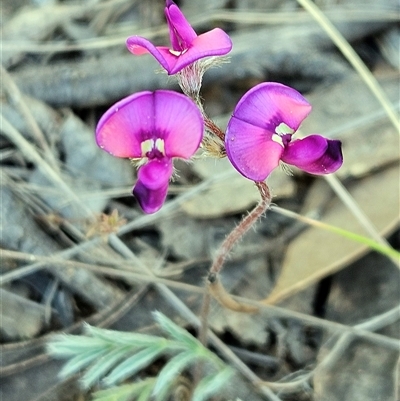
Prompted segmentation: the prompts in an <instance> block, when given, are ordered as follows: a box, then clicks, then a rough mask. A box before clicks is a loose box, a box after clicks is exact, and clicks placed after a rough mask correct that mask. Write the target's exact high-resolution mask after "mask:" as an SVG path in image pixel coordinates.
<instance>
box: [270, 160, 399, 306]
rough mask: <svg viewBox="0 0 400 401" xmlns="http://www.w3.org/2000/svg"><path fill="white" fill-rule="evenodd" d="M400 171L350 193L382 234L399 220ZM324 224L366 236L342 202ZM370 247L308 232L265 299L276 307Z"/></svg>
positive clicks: (395, 169)
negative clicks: (399, 189) (278, 303)
mask: <svg viewBox="0 0 400 401" xmlns="http://www.w3.org/2000/svg"><path fill="white" fill-rule="evenodd" d="M398 188H399V168H398V166H394V167H391V168H389V169H387V170H385V171H383V172H380V173H379V174H375V175H372V176H370V177H367V178H364V179H363V180H360V181H359V182H357V183H356V184H355V185H354V186H353V187H352V188H350V193H351V195H352V196H353V197H354V199H355V200H356V202H357V203H358V205H359V206H360V208H361V209H362V210H363V211H364V212H365V213H366V215H367V216H368V217H369V218H370V220H371V221H372V223H373V224H374V225H375V227H376V228H377V229H378V231H379V232H380V233H381V234H385V233H388V232H389V231H390V230H392V229H393V228H394V226H395V225H396V224H397V222H398V220H399V214H400V211H399V191H398ZM322 221H323V222H324V223H327V224H331V225H335V226H337V227H340V228H343V229H346V230H349V231H351V232H354V233H357V234H360V235H365V236H366V233H365V232H364V230H363V229H362V228H361V226H360V224H359V223H358V221H357V220H356V219H355V217H354V216H353V215H352V213H351V212H350V211H349V210H348V209H347V207H346V206H344V205H343V204H342V203H341V202H340V200H338V199H337V200H335V201H334V203H333V204H332V206H331V207H330V209H329V211H328V213H327V214H326V215H325V216H324V217H323V219H322ZM368 249H369V248H368V247H367V246H365V245H363V244H360V243H358V242H354V241H351V240H349V239H347V238H344V237H341V236H339V235H336V234H333V233H331V232H328V231H324V230H321V229H317V228H309V229H308V230H307V231H305V232H304V233H303V234H302V235H301V236H299V237H298V238H296V239H295V240H294V241H293V242H292V243H291V244H290V246H289V248H288V251H287V254H286V257H285V260H284V263H283V267H282V272H281V274H280V276H279V278H278V281H277V283H276V285H275V287H274V289H273V290H272V292H271V294H269V296H268V298H267V299H266V302H267V303H277V302H279V301H281V300H283V299H285V298H287V297H289V296H291V295H292V294H294V293H296V292H298V291H300V290H302V289H304V288H306V287H308V286H309V285H311V284H313V283H315V282H316V281H318V280H320V279H322V278H323V277H326V276H328V275H330V274H332V273H334V272H336V271H338V270H340V269H343V268H344V267H345V266H347V265H348V264H349V263H350V262H352V261H354V260H355V259H357V258H359V257H360V256H361V255H362V254H365V253H366V252H367V251H368Z"/></svg>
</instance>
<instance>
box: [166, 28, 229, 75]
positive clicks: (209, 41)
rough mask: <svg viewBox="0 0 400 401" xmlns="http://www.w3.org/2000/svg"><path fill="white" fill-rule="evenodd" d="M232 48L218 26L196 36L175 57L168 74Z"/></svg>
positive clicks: (226, 36)
mask: <svg viewBox="0 0 400 401" xmlns="http://www.w3.org/2000/svg"><path fill="white" fill-rule="evenodd" d="M231 50H232V41H231V39H230V37H229V36H228V35H227V34H226V33H225V32H224V31H223V30H222V29H219V28H215V29H213V30H212V31H209V32H206V33H203V34H202V35H199V36H197V38H196V39H195V40H194V41H193V43H192V45H191V46H190V47H189V49H188V50H187V51H186V52H183V53H182V54H181V55H180V56H179V57H178V59H177V61H176V64H175V66H174V67H173V68H172V70H171V71H170V74H171V75H172V74H176V73H177V72H179V71H181V70H182V69H183V68H185V67H187V66H188V65H189V64H192V63H194V62H195V61H197V60H200V59H201V58H205V57H211V56H222V55H224V54H227V53H229V52H230V51H231Z"/></svg>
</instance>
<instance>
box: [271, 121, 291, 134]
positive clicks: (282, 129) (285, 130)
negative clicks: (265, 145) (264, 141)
mask: <svg viewBox="0 0 400 401" xmlns="http://www.w3.org/2000/svg"><path fill="white" fill-rule="evenodd" d="M275 133H277V134H278V135H286V134H294V130H292V129H291V128H290V127H289V126H288V125H286V124H285V123H280V124H279V125H278V126H277V127H276V128H275Z"/></svg>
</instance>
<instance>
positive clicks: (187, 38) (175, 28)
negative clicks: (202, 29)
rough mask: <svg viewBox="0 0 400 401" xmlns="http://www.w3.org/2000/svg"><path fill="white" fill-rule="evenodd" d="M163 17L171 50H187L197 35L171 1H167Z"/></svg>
mask: <svg viewBox="0 0 400 401" xmlns="http://www.w3.org/2000/svg"><path fill="white" fill-rule="evenodd" d="M165 17H166V18H167V22H168V27H169V37H170V39H171V44H172V48H173V49H174V50H177V51H182V50H184V49H187V48H188V47H189V46H190V44H191V43H192V42H193V40H194V39H195V38H196V37H197V35H196V32H195V31H194V29H193V28H192V26H191V25H190V24H189V22H188V21H187V19H186V18H185V16H184V15H183V13H182V11H181V10H180V9H179V8H178V6H177V5H176V4H175V3H174V2H173V1H167V6H166V7H165Z"/></svg>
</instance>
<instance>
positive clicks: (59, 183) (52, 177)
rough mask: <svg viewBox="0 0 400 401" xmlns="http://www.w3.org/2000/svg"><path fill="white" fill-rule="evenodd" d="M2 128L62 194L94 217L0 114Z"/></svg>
mask: <svg viewBox="0 0 400 401" xmlns="http://www.w3.org/2000/svg"><path fill="white" fill-rule="evenodd" d="M0 127H1V131H2V132H3V134H4V135H5V136H6V137H7V138H8V139H9V140H10V141H11V142H12V143H14V145H15V146H16V147H17V148H18V149H19V150H20V151H21V152H22V154H23V155H24V156H25V157H26V159H27V160H29V161H31V162H32V163H34V164H35V165H36V167H37V168H39V169H40V170H41V171H42V173H43V174H44V175H45V176H46V177H47V178H48V179H49V180H50V181H52V182H53V184H54V185H56V186H57V187H58V188H59V189H60V190H61V191H62V192H64V193H65V195H67V196H68V197H69V198H70V199H71V200H73V201H74V202H75V204H76V206H78V207H79V208H80V209H81V210H82V211H84V212H85V213H86V214H87V215H88V216H90V217H93V213H92V211H91V210H90V209H89V208H88V207H87V206H86V205H85V204H84V203H83V202H82V201H81V200H80V199H79V198H78V196H77V195H76V194H75V192H74V191H73V190H72V189H71V188H70V187H69V186H68V185H67V184H66V183H65V182H64V181H63V179H62V178H61V177H60V175H59V174H58V172H57V171H55V170H54V169H53V167H52V166H50V165H49V164H48V163H47V162H46V161H45V160H44V159H43V158H42V157H41V156H40V154H39V153H38V152H37V150H36V149H35V147H34V146H33V145H32V144H30V143H29V142H28V141H27V140H26V139H25V138H24V137H23V136H22V135H21V133H20V132H18V131H17V130H16V129H15V128H14V127H13V126H12V125H11V124H10V122H9V121H8V120H7V119H6V118H5V117H4V116H3V115H1V114H0Z"/></svg>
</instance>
